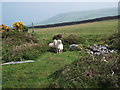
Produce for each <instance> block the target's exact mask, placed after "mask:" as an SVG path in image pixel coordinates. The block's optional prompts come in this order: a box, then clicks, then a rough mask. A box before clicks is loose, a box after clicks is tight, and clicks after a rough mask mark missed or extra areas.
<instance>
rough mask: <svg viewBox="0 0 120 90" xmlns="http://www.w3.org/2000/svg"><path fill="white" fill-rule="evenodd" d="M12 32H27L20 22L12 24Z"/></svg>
mask: <svg viewBox="0 0 120 90" xmlns="http://www.w3.org/2000/svg"><path fill="white" fill-rule="evenodd" d="M12 26H13V30H18V31H23V32H27V31H28V28H27V27H26V26H25V25H24V24H23V23H22V22H15V23H13V24H12Z"/></svg>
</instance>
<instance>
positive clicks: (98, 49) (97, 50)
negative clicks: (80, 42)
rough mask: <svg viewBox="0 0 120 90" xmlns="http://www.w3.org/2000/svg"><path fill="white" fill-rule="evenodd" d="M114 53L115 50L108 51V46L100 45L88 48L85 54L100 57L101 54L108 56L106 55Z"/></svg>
mask: <svg viewBox="0 0 120 90" xmlns="http://www.w3.org/2000/svg"><path fill="white" fill-rule="evenodd" d="M114 52H116V51H115V50H110V49H109V48H108V45H105V46H102V45H99V46H98V45H96V44H94V45H93V46H90V47H89V48H88V51H87V53H88V54H92V55H101V54H108V53H114Z"/></svg>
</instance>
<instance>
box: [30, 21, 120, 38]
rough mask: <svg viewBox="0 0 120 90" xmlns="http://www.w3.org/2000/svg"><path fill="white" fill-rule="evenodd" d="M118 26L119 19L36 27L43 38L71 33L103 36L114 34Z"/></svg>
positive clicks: (36, 30)
mask: <svg viewBox="0 0 120 90" xmlns="http://www.w3.org/2000/svg"><path fill="white" fill-rule="evenodd" d="M117 27H118V20H116V19H115V20H107V21H101V22H93V23H86V24H79V25H70V26H62V27H54V28H42V29H35V32H37V33H39V34H40V37H41V39H42V38H48V39H49V38H52V37H53V36H54V35H56V34H63V36H64V37H65V36H68V35H70V34H75V35H79V36H87V35H100V36H102V37H103V36H106V35H111V34H113V33H114V32H115V31H116V30H117ZM30 31H31V29H30Z"/></svg>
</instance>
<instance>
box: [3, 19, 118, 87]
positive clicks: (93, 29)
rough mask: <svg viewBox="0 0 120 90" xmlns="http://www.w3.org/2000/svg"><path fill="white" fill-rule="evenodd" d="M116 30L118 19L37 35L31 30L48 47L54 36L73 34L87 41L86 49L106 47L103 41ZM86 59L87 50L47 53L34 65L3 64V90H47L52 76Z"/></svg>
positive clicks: (66, 27)
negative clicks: (18, 89)
mask: <svg viewBox="0 0 120 90" xmlns="http://www.w3.org/2000/svg"><path fill="white" fill-rule="evenodd" d="M117 28H118V20H116V19H115V20H106V21H101V22H93V23H85V24H78V25H70V26H63V27H54V28H43V29H35V33H32V32H31V31H32V30H31V29H29V30H28V31H29V33H31V34H33V35H34V36H35V37H36V38H37V39H38V41H39V42H44V43H46V44H47V43H49V42H52V38H53V36H54V35H57V34H62V35H63V38H66V37H67V36H69V35H71V34H73V35H76V36H80V37H82V38H83V39H85V42H84V43H83V46H84V45H85V46H89V45H91V44H99V43H100V44H103V43H104V40H105V39H106V38H107V37H109V36H111V35H112V34H114V33H115V32H116V30H117ZM102 40H103V41H102ZM84 56H87V54H86V52H85V50H84V49H83V50H80V51H66V52H63V53H61V54H56V53H53V52H49V51H48V52H45V53H43V54H42V55H40V56H38V57H37V58H36V59H35V60H34V61H35V62H33V63H24V64H16V65H4V66H2V69H3V81H2V84H3V88H46V87H48V86H49V85H50V84H51V83H52V82H53V78H50V77H49V76H50V75H52V74H53V73H54V72H55V71H57V70H58V69H60V68H63V67H64V66H65V65H68V64H71V63H72V62H74V61H76V60H78V59H79V58H82V57H84ZM63 76H64V75H63ZM83 83H84V82H83ZM83 85H85V84H83ZM92 85H94V84H92ZM78 86H79V85H78ZM81 86H82V85H81ZM83 87H85V86H83ZM92 87H93V86H92Z"/></svg>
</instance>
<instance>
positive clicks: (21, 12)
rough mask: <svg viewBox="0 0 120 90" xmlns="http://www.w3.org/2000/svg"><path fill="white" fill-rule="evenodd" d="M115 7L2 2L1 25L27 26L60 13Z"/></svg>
mask: <svg viewBox="0 0 120 90" xmlns="http://www.w3.org/2000/svg"><path fill="white" fill-rule="evenodd" d="M117 6H118V3H117V2H84V3H83V2H2V23H4V24H5V25H8V26H11V25H12V23H13V22H16V21H22V22H23V23H24V24H26V25H28V24H31V22H34V23H37V22H41V21H43V20H46V19H48V18H50V17H52V16H54V15H57V14H60V13H66V12H72V11H84V10H93V9H101V8H112V7H117Z"/></svg>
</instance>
